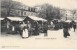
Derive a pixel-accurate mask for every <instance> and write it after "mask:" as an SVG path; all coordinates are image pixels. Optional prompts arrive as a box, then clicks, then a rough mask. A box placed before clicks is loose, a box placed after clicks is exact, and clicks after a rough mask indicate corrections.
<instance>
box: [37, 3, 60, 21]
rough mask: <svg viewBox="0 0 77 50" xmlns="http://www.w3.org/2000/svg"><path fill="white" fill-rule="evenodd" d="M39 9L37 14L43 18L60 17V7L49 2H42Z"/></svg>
mask: <svg viewBox="0 0 77 50" xmlns="http://www.w3.org/2000/svg"><path fill="white" fill-rule="evenodd" d="M39 7H40V8H41V10H40V11H39V12H38V16H40V17H42V18H45V19H47V20H52V19H54V18H56V19H60V9H59V8H56V7H53V6H52V5H49V4H44V5H40V6H39Z"/></svg>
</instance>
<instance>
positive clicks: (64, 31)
mask: <svg viewBox="0 0 77 50" xmlns="http://www.w3.org/2000/svg"><path fill="white" fill-rule="evenodd" d="M68 29H69V27H68V23H66V22H64V25H63V33H64V37H65V38H67V36H70V34H69V32H68Z"/></svg>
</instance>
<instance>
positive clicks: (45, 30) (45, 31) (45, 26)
mask: <svg viewBox="0 0 77 50" xmlns="http://www.w3.org/2000/svg"><path fill="white" fill-rule="evenodd" d="M43 29H44V36H48V34H47V30H48V25H47V23H46V22H44V26H43Z"/></svg>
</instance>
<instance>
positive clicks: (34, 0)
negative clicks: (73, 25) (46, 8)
mask: <svg viewBox="0 0 77 50" xmlns="http://www.w3.org/2000/svg"><path fill="white" fill-rule="evenodd" d="M15 1H19V2H21V3H23V4H25V5H28V6H31V7H33V6H35V5H41V4H44V3H48V4H52V5H54V6H58V7H60V8H66V9H77V0H15Z"/></svg>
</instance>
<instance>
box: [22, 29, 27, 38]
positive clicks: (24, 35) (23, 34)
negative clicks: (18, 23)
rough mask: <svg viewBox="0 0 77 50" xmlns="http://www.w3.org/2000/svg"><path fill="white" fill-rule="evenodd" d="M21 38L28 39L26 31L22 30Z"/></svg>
mask: <svg viewBox="0 0 77 50" xmlns="http://www.w3.org/2000/svg"><path fill="white" fill-rule="evenodd" d="M22 37H24V38H27V37H28V30H27V29H25V30H23V33H22Z"/></svg>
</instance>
